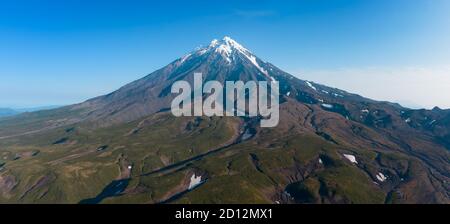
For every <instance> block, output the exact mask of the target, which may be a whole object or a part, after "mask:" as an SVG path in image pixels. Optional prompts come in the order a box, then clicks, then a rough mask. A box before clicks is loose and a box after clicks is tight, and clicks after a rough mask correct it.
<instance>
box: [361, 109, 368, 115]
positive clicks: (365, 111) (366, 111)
mask: <svg viewBox="0 0 450 224" xmlns="http://www.w3.org/2000/svg"><path fill="white" fill-rule="evenodd" d="M361 112H363V113H366V114H367V113H369V110H368V109H364V110H361Z"/></svg>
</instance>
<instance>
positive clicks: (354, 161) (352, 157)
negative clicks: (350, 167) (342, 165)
mask: <svg viewBox="0 0 450 224" xmlns="http://www.w3.org/2000/svg"><path fill="white" fill-rule="evenodd" d="M344 157H345V158H347V159H348V160H349V161H350V162H352V163H356V164H358V161H356V157H355V156H354V155H350V154H344Z"/></svg>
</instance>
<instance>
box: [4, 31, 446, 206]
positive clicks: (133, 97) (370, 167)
mask: <svg viewBox="0 0 450 224" xmlns="http://www.w3.org/2000/svg"><path fill="white" fill-rule="evenodd" d="M194 72H202V73H203V74H204V77H203V78H204V80H205V81H208V80H218V81H220V82H222V83H224V82H225V81H236V80H242V81H249V80H266V81H272V80H277V81H279V83H280V94H281V96H280V103H281V105H280V123H279V125H278V126H277V127H275V128H260V127H259V119H258V118H239V117H211V118H208V117H180V118H177V117H174V116H173V115H171V114H170V112H168V111H167V109H168V108H169V107H170V102H171V100H172V99H173V97H174V95H173V94H170V87H171V85H172V83H173V82H175V81H177V80H186V81H188V82H190V83H192V82H193V73H194ZM449 118H450V112H449V111H448V110H440V109H438V108H436V109H433V110H410V109H408V108H403V107H401V106H400V105H397V104H393V103H389V102H378V101H374V100H370V99H367V98H364V97H361V96H358V95H356V94H351V93H347V92H345V91H342V90H339V89H335V88H331V87H327V86H323V85H320V84H316V83H313V82H309V81H305V80H300V79H297V78H295V77H294V76H292V75H290V74H288V73H286V72H283V71H282V70H280V69H278V68H277V67H275V66H274V65H272V64H270V63H268V62H264V61H263V60H261V59H259V58H258V57H256V56H255V55H254V54H253V53H251V52H250V51H249V50H248V49H246V48H244V47H243V46H242V45H240V44H239V43H237V42H236V41H234V40H232V39H231V38H229V37H225V38H223V39H222V40H214V41H212V42H211V43H210V45H209V46H207V47H204V48H201V49H198V50H196V51H193V52H191V53H189V54H187V55H185V56H183V57H181V58H179V59H177V60H175V61H173V62H172V63H170V64H169V65H167V66H165V67H163V68H161V69H159V70H157V71H155V72H153V73H151V74H149V75H148V76H146V77H144V78H142V79H139V80H137V81H135V82H132V83H130V84H128V85H126V86H124V87H122V88H120V89H118V90H117V91H114V92H112V93H110V94H108V95H105V96H100V97H97V98H93V99H91V100H88V101H86V102H83V103H80V104H77V105H71V106H67V107H63V108H58V109H55V110H49V111H42V112H37V113H27V114H24V115H19V116H16V117H13V118H10V119H3V120H0V140H1V141H0V155H1V156H2V157H1V159H2V160H0V164H1V165H0V167H1V168H0V169H1V170H0V202H3V201H4V202H18V203H30V202H68V203H78V202H81V203H129V202H133V203H204V202H207V203H449V202H450V200H449V195H450V194H449V189H450V186H449V184H448V183H449V180H450V166H449V162H450V152H449V149H450V147H449V146H450V142H449V141H448V139H450V135H449V134H450V132H449V129H450V123H449V121H450V119H449ZM198 176H200V178H199V180H200V181H197V182H195V181H194V182H192V181H193V180H197V179H196V178H197V177H198ZM194 183H197V184H194Z"/></svg>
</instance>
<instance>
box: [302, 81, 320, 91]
mask: <svg viewBox="0 0 450 224" xmlns="http://www.w3.org/2000/svg"><path fill="white" fill-rule="evenodd" d="M305 82H306V85H308V86H309V88H311V89H313V90H315V91H317V88H316V87H315V86H313V84H311V83H310V82H308V81H305Z"/></svg>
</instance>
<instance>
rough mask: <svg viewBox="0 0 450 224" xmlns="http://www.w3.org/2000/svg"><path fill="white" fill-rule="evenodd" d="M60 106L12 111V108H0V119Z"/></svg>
mask: <svg viewBox="0 0 450 224" xmlns="http://www.w3.org/2000/svg"><path fill="white" fill-rule="evenodd" d="M58 107H61V106H43V107H32V108H20V109H12V108H0V117H9V116H14V115H17V114H20V113H25V112H35V111H39V110H50V109H55V108H58Z"/></svg>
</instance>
